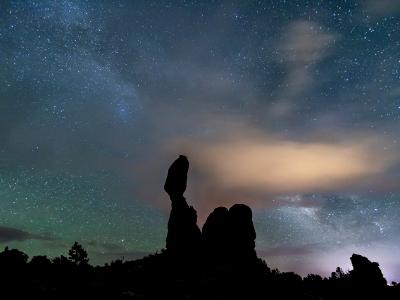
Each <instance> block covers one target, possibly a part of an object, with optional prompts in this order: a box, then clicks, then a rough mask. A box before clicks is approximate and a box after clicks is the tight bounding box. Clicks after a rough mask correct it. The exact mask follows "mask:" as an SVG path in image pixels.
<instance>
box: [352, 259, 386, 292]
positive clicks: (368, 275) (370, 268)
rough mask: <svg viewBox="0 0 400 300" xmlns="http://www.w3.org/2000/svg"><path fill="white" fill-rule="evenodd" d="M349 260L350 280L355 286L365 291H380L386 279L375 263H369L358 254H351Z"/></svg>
mask: <svg viewBox="0 0 400 300" xmlns="http://www.w3.org/2000/svg"><path fill="white" fill-rule="evenodd" d="M350 260H351V264H352V265H353V270H352V271H350V278H351V279H352V280H353V281H354V283H355V284H356V285H359V286H362V287H363V288H366V289H380V288H383V287H385V286H386V279H385V278H384V277H383V274H382V271H381V269H380V268H379V264H378V263H377V262H371V261H370V260H369V259H368V258H366V257H364V256H361V255H359V254H353V255H352V256H351V258H350Z"/></svg>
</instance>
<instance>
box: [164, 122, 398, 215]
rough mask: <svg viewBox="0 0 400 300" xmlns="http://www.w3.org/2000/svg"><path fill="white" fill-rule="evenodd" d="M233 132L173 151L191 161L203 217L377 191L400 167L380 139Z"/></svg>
mask: <svg viewBox="0 0 400 300" xmlns="http://www.w3.org/2000/svg"><path fill="white" fill-rule="evenodd" d="M232 129H234V130H233V131H232V132H230V133H229V134H226V135H218V136H217V137H215V138H213V139H199V138H197V139H196V140H191V139H187V138H186V139H184V140H180V141H177V142H175V144H174V145H171V147H170V149H169V151H170V153H183V154H187V155H188V157H189V160H190V162H191V168H190V174H189V195H190V197H191V199H194V202H195V206H196V208H199V211H200V214H202V213H203V212H202V210H205V211H206V212H208V211H209V210H210V209H212V208H213V207H215V206H218V205H230V204H231V203H233V202H243V203H247V204H250V205H251V206H252V207H260V206H261V207H268V206H271V205H276V204H277V203H278V204H279V203H281V202H282V201H275V203H274V199H275V200H280V199H282V198H279V197H280V196H282V195H296V194H306V193H318V192H321V193H324V192H338V191H344V192H346V191H353V190H358V189H359V188H361V187H362V186H364V187H365V185H367V184H368V186H370V187H373V186H374V184H380V182H381V180H382V178H383V177H385V176H387V174H388V172H389V170H390V168H392V166H393V165H395V164H396V163H398V161H399V158H398V156H397V155H396V151H397V150H396V149H391V150H388V149H384V148H383V147H382V146H381V145H383V144H386V143H387V142H386V141H384V139H383V138H381V137H380V136H374V135H368V136H366V135H365V134H364V135H363V134H358V133H351V132H348V133H346V134H344V135H343V136H340V137H336V138H335V139H333V138H332V139H331V140H327V139H326V140H324V139H319V140H312V139H310V140H305V139H303V140H294V139H288V138H281V137H278V136H274V135H271V134H268V133H265V132H262V131H259V130H257V129H250V128H245V127H242V128H240V127H239V126H236V127H233V128H232ZM192 201H193V200H192ZM283 202H284V203H286V202H285V201H283ZM309 205H310V203H308V206H309Z"/></svg>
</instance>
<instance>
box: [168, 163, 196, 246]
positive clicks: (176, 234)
mask: <svg viewBox="0 0 400 300" xmlns="http://www.w3.org/2000/svg"><path fill="white" fill-rule="evenodd" d="M188 170H189V161H188V160H187V158H186V157H185V156H183V155H181V156H179V158H178V159H177V160H175V161H174V162H173V164H172V165H171V167H170V168H169V170H168V175H167V179H166V181H165V185H164V190H165V191H166V192H167V193H168V195H169V197H170V199H171V202H172V209H171V214H170V217H169V221H168V234H167V241H166V242H167V245H166V248H167V250H169V251H170V252H172V253H179V254H185V253H190V252H191V251H193V250H196V249H198V247H199V243H200V239H201V232H200V229H199V227H198V226H197V213H196V210H195V209H194V208H193V207H192V206H189V205H188V204H187V202H186V199H185V197H184V196H183V193H184V192H185V190H186V182H187V172H188Z"/></svg>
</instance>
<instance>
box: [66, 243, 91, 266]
mask: <svg viewBox="0 0 400 300" xmlns="http://www.w3.org/2000/svg"><path fill="white" fill-rule="evenodd" d="M68 258H69V260H71V261H72V262H73V263H75V264H76V265H78V266H83V265H87V264H88V263H89V258H88V254H87V252H86V250H85V249H84V248H83V247H82V245H81V244H79V243H78V242H75V243H74V244H73V245H72V247H71V249H70V250H69V251H68Z"/></svg>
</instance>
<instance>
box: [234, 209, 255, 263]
mask: <svg viewBox="0 0 400 300" xmlns="http://www.w3.org/2000/svg"><path fill="white" fill-rule="evenodd" d="M229 224H230V239H231V243H230V246H231V253H232V256H233V257H232V258H233V259H236V260H253V259H255V258H256V257H257V255H256V251H255V246H256V244H255V240H256V231H255V229H254V225H253V214H252V212H251V208H250V207H248V206H247V205H244V204H235V205H233V206H232V207H231V208H230V209H229Z"/></svg>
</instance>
